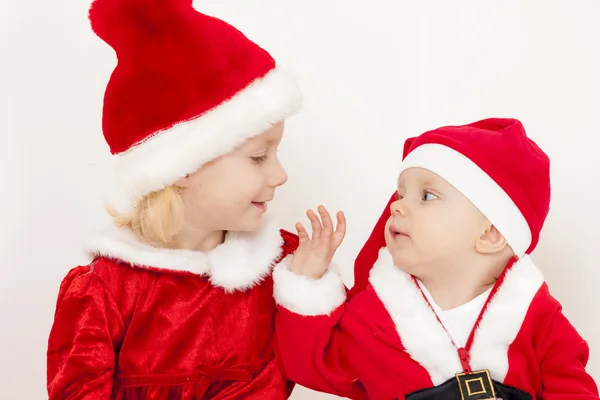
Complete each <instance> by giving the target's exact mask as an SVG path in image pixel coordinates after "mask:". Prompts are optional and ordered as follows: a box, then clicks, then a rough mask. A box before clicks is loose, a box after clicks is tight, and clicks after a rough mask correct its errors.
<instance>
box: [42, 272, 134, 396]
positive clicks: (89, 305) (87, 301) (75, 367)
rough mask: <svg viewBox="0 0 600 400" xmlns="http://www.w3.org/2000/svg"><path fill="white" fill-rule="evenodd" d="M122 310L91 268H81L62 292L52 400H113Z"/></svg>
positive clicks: (51, 358)
mask: <svg viewBox="0 0 600 400" xmlns="http://www.w3.org/2000/svg"><path fill="white" fill-rule="evenodd" d="M123 330H124V328H123V321H122V319H121V316H120V313H119V311H118V309H117V306H116V304H115V302H114V301H113V299H112V298H111V296H110V295H109V293H107V292H106V290H105V288H104V285H103V283H102V280H101V279H100V277H98V276H97V275H96V274H94V272H93V271H92V270H91V268H90V267H77V268H75V269H73V270H71V271H70V272H69V273H68V275H67V276H66V277H65V279H64V280H63V282H62V284H61V286H60V289H59V294H58V301H57V305H56V312H55V315H54V323H53V325H52V329H51V331H50V337H49V340H48V353H47V363H48V365H47V374H48V375H47V389H48V395H49V400H54V399H56V400H58V399H61V400H67V399H73V400H75V399H86V400H95V399H98V400H99V399H109V398H110V394H111V392H112V386H113V384H112V382H113V371H114V368H115V345H114V343H116V341H117V340H118V339H117V338H118V337H120V336H121V335H122V333H123Z"/></svg>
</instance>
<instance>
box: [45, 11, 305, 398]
mask: <svg viewBox="0 0 600 400" xmlns="http://www.w3.org/2000/svg"><path fill="white" fill-rule="evenodd" d="M90 20H91V24H92V28H93V30H94V32H95V33H96V34H97V35H98V36H99V37H100V38H101V39H102V40H104V41H105V42H106V43H107V44H109V45H110V46H111V47H112V48H113V49H114V51H115V53H116V56H117V60H118V63H117V66H116V67H115V70H114V71H113V73H112V75H111V77H110V80H109V82H108V85H107V88H106V93H105V97H104V109H103V115H102V127H103V133H104V137H105V139H106V142H107V144H108V146H109V148H110V151H111V153H112V154H113V155H114V158H115V159H116V160H118V161H117V163H116V168H115V171H114V172H115V174H114V190H113V191H112V192H111V193H110V195H111V198H110V199H109V201H108V206H110V208H111V209H112V210H113V211H115V212H117V213H119V214H122V215H127V213H129V212H130V211H131V210H132V208H133V207H135V206H136V205H137V204H138V203H139V201H140V199H142V198H144V197H145V196H147V195H148V194H150V193H153V192H155V191H158V190H161V189H163V188H164V187H166V186H169V185H173V184H175V183H176V182H177V181H178V180H180V179H181V178H184V177H185V176H186V175H187V174H191V173H193V172H195V171H197V170H198V169H199V168H200V167H202V165H204V164H206V163H207V162H210V161H211V160H214V159H215V158H217V157H219V156H221V155H224V154H227V153H229V152H231V151H233V150H234V149H236V148H237V147H238V146H239V145H240V144H242V143H244V141H246V140H247V139H249V138H252V137H254V136H256V135H259V134H261V133H262V132H264V131H266V130H268V129H269V128H270V127H271V126H273V125H274V124H276V123H278V122H280V121H282V120H284V119H286V118H287V117H289V116H291V115H292V114H293V113H295V112H296V111H297V110H298V109H299V108H300V106H301V101H302V95H301V93H300V91H299V89H298V87H297V85H296V82H295V80H294V79H293V78H292V77H291V76H290V75H288V74H287V73H286V72H285V71H283V70H282V69H281V67H279V66H278V65H276V63H275V60H274V59H273V58H272V57H271V56H270V55H269V53H268V52H266V51H265V50H264V49H262V48H261V47H259V46H258V45H257V44H255V43H253V42H252V41H250V40H249V39H248V38H246V37H245V36H244V35H243V34H242V33H241V32H239V31H238V30H237V29H235V28H234V27H232V26H231V25H229V24H227V23H225V22H224V21H221V20H219V19H217V18H214V17H211V16H208V15H204V14H201V13H199V12H198V11H196V10H195V9H194V8H193V7H192V0H96V1H94V2H93V3H92V7H91V9H90ZM296 243H297V238H296V237H295V236H294V235H292V234H289V233H285V232H283V233H282V232H280V230H279V229H278V228H277V227H276V226H274V225H273V224H269V223H266V224H265V225H264V226H263V227H262V228H261V230H260V231H258V232H256V233H253V234H240V233H235V232H229V233H227V234H226V238H225V243H223V244H221V245H219V246H218V247H217V248H215V249H214V250H212V251H210V252H208V253H201V252H195V251H184V250H171V249H159V248H155V247H152V246H149V245H146V244H144V243H142V242H141V241H139V240H138V239H137V237H136V236H134V234H133V233H132V232H131V231H129V230H128V229H125V228H123V229H121V228H116V227H112V228H109V229H108V230H107V231H106V232H104V233H103V234H102V235H100V236H98V237H97V238H96V239H95V241H93V242H92V245H93V248H92V256H93V261H92V262H91V263H90V264H89V265H87V266H81V267H77V268H75V269H73V270H72V271H71V272H69V274H68V275H67V277H66V278H65V280H64V281H63V283H62V285H61V287H60V292H59V296H58V302H57V306H56V314H55V321H54V324H53V327H52V330H51V333H50V339H49V344H48V392H49V397H50V399H63V400H64V399H86V400H94V399H109V398H110V399H122V400H132V399H133V400H135V399H153V400H167V399H169V400H191V399H201V398H202V399H208V398H210V399H222V400H224V399H228V400H233V399H256V400H259V399H260V400H270V399H272V400H275V399H277V400H279V399H285V398H287V397H288V395H289V393H290V390H291V385H290V384H289V383H288V382H287V381H286V380H285V379H284V376H283V374H282V371H281V369H280V366H279V363H278V361H277V359H276V358H275V354H274V351H275V348H274V336H273V328H274V316H275V303H274V300H273V292H272V289H273V283H272V278H271V271H272V267H273V265H274V264H275V263H277V262H278V261H279V260H280V259H281V258H282V257H285V256H286V255H287V254H290V252H292V251H293V250H294V249H295V247H296Z"/></svg>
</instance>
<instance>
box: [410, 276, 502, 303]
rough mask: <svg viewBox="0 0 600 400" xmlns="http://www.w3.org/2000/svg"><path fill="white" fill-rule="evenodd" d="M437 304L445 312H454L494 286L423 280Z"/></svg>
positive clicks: (489, 283) (477, 283)
mask: <svg viewBox="0 0 600 400" xmlns="http://www.w3.org/2000/svg"><path fill="white" fill-rule="evenodd" d="M421 282H422V283H423V284H424V285H425V287H426V288H427V290H428V291H429V293H430V294H431V297H433V300H434V301H435V303H436V304H437V305H438V306H439V307H440V308H441V309H442V310H443V311H447V310H452V309H454V308H456V307H460V306H462V305H463V304H466V303H468V302H469V301H471V300H473V299H475V298H476V297H478V296H480V295H481V294H483V293H485V292H486V291H487V290H489V289H490V288H492V287H493V286H494V283H495V281H491V282H489V281H488V282H487V283H486V282H466V281H463V282H460V281H458V282H440V281H436V280H421Z"/></svg>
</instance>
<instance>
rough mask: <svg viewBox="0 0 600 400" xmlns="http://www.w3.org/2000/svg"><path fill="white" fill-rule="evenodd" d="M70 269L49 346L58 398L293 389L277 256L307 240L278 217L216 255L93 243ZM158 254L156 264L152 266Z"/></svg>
mask: <svg viewBox="0 0 600 400" xmlns="http://www.w3.org/2000/svg"><path fill="white" fill-rule="evenodd" d="M93 245H94V248H93V254H94V256H95V258H94V260H93V261H92V262H91V263H90V265H87V266H80V267H77V268H75V269H73V270H71V271H70V272H69V274H68V275H67V277H66V278H65V279H64V281H63V283H62V285H61V287H60V293H59V296H58V302H57V306H56V315H55V321H54V325H53V327H52V331H51V333H50V339H49V345H48V392H49V398H50V399H90V400H93V399H109V398H110V399H121V400H125V399H127V400H130V399H153V400H183V399H257V400H258V399H260V400H269V399H273V400H275V399H286V398H287V397H288V396H289V394H290V393H291V389H292V384H291V383H289V382H287V381H286V380H285V378H284V376H283V374H282V371H281V368H280V364H279V362H278V360H277V359H276V358H275V354H274V346H273V341H274V336H273V328H274V315H275V301H274V299H273V282H272V277H271V269H272V265H273V263H274V261H276V260H279V259H280V258H281V257H285V256H286V255H287V254H290V252H292V251H294V250H295V247H296V245H297V239H296V237H295V236H294V235H292V234H289V233H287V232H282V233H280V231H279V230H278V229H277V228H276V226H274V225H273V224H268V225H267V226H265V227H264V228H263V229H262V230H261V231H260V232H257V233H255V234H253V235H240V234H231V235H228V237H227V239H226V241H225V243H224V244H223V245H221V246H219V247H218V248H216V249H215V250H213V251H211V252H209V253H206V254H204V253H199V252H190V251H184V250H164V249H157V248H154V247H150V246H146V245H144V244H142V243H140V242H139V241H137V239H136V238H135V237H134V236H133V234H131V233H130V232H129V231H128V230H126V229H117V228H112V229H110V230H108V231H107V232H105V233H103V234H102V235H99V236H98V237H97V238H96V240H95V241H94V242H93ZM150 262H152V264H150Z"/></svg>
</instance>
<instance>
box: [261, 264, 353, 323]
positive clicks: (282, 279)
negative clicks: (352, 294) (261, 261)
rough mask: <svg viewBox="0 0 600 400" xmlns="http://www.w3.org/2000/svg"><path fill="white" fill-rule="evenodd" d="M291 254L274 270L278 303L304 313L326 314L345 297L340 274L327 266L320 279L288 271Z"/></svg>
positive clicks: (341, 302) (275, 294)
mask: <svg viewBox="0 0 600 400" xmlns="http://www.w3.org/2000/svg"><path fill="white" fill-rule="evenodd" d="M291 260H292V256H291V255H290V256H287V257H286V258H284V259H283V260H282V261H281V262H280V263H279V265H277V266H276V267H275V269H274V270H273V281H274V290H273V292H274V296H275V301H276V302H277V304H279V305H281V306H283V307H285V308H287V309H288V310H290V311H292V312H294V313H296V314H299V315H306V316H315V315H329V314H331V313H332V312H333V311H335V309H336V308H338V307H339V306H340V305H342V304H343V303H344V301H345V300H346V288H345V286H344V283H343V281H342V278H341V277H340V275H339V274H337V273H336V272H335V270H334V269H332V268H330V269H329V271H327V272H326V273H325V275H323V276H322V277H321V278H320V279H310V278H307V277H305V276H302V275H297V274H295V273H293V272H292V271H290V270H289V267H290V263H291Z"/></svg>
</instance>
